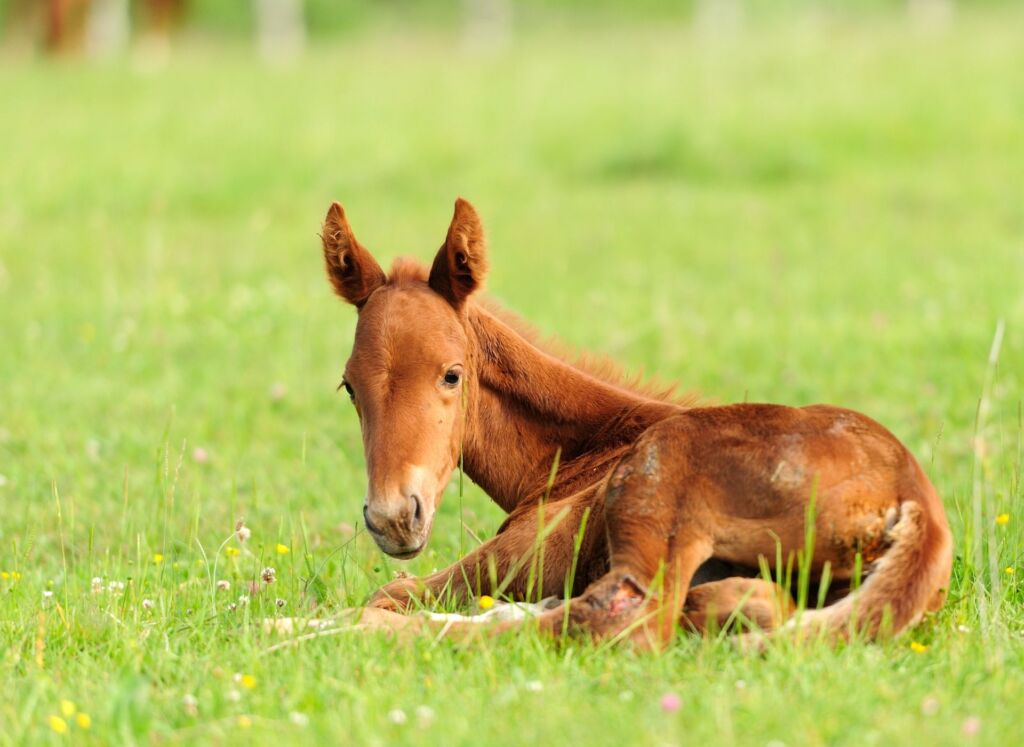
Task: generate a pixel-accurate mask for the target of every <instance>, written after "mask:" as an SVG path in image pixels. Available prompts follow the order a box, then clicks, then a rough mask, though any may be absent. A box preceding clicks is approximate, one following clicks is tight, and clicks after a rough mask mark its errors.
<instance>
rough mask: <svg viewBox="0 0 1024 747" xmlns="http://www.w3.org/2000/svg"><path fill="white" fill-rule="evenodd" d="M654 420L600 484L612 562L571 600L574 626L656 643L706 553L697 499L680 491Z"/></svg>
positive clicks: (674, 619) (677, 457)
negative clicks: (608, 477) (606, 481)
mask: <svg viewBox="0 0 1024 747" xmlns="http://www.w3.org/2000/svg"><path fill="white" fill-rule="evenodd" d="M665 446H666V444H665V443H663V442H662V441H661V440H660V438H659V434H658V430H657V427H655V428H654V429H652V430H650V431H648V432H647V433H646V434H645V435H644V436H643V437H642V438H641V439H640V441H639V442H638V443H637V445H636V446H635V447H634V448H633V449H632V450H631V451H630V452H629V453H628V454H627V455H626V456H625V457H623V459H622V460H621V461H620V462H619V464H618V465H617V466H616V467H615V469H614V470H613V471H612V475H611V478H610V479H609V481H608V484H607V486H606V488H605V511H604V513H605V522H606V526H607V530H608V545H609V551H610V561H611V564H610V565H611V570H610V571H609V572H608V573H607V574H606V575H605V576H603V577H602V578H600V579H598V580H597V581H595V582H594V583H593V584H591V585H590V586H589V587H587V589H586V591H584V593H583V595H582V596H581V597H579V598H577V599H574V600H572V602H570V611H569V618H570V623H571V624H572V625H573V627H574V628H579V629H582V630H585V631H587V632H589V633H590V634H591V635H593V636H594V637H595V638H630V639H631V640H633V641H634V642H636V643H637V644H638V645H640V646H643V647H647V648H659V647H662V646H664V645H665V644H667V643H668V642H669V641H670V640H671V638H672V635H673V632H674V631H675V627H676V625H677V624H678V621H679V619H680V615H681V614H682V611H683V604H684V602H685V600H686V597H687V593H688V592H689V588H690V581H691V579H692V578H693V574H694V573H695V572H696V570H697V569H698V568H699V567H700V565H701V564H702V563H703V562H704V561H705V560H707V559H708V558H709V557H711V553H712V540H711V535H710V532H709V531H708V530H707V528H706V527H707V522H706V520H704V517H703V516H702V515H701V513H702V511H701V507H700V502H699V501H697V500H695V496H692V495H691V496H687V494H686V492H687V491H686V488H685V485H686V479H687V477H688V475H687V474H686V473H687V470H686V465H685V457H684V456H683V455H682V454H681V453H680V449H679V448H678V447H677V448H675V449H674V453H672V454H671V457H670V459H662V458H661V453H662V452H663V451H664V452H666V453H667V452H668V449H666V448H665Z"/></svg>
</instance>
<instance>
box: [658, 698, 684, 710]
mask: <svg viewBox="0 0 1024 747" xmlns="http://www.w3.org/2000/svg"><path fill="white" fill-rule="evenodd" d="M682 705H683V701H682V700H681V699H680V697H679V696H678V695H676V694H675V693H665V694H664V695H662V696H661V710H663V711H664V712H665V713H675V712H676V711H678V710H679V708H680V707H681V706H682Z"/></svg>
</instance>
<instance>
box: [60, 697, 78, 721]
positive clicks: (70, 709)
mask: <svg viewBox="0 0 1024 747" xmlns="http://www.w3.org/2000/svg"><path fill="white" fill-rule="evenodd" d="M77 710H78V709H77V708H75V704H74V703H72V702H71V701H70V700H62V701H61V702H60V712H61V713H62V714H64V718H71V717H72V716H74V715H75V711H77Z"/></svg>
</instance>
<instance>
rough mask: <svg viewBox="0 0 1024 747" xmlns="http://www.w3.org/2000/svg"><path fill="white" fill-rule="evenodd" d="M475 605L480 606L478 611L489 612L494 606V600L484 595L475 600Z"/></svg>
mask: <svg viewBox="0 0 1024 747" xmlns="http://www.w3.org/2000/svg"><path fill="white" fill-rule="evenodd" d="M477 604H478V605H480V609H482V610H489V609H490V608H491V607H493V606H494V599H493V598H491V597H489V596H487V595H486V594H484V595H483V596H482V597H480V599H479V600H477Z"/></svg>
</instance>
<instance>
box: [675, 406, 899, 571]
mask: <svg viewBox="0 0 1024 747" xmlns="http://www.w3.org/2000/svg"><path fill="white" fill-rule="evenodd" d="M705 412H708V413H710V417H705V416H704V415H703V413H702V412H701V411H696V413H695V417H694V418H693V419H692V420H691V422H690V423H689V424H688V425H687V426H684V427H685V429H686V430H688V431H689V433H688V434H687V435H688V436H689V437H690V438H691V439H693V438H694V436H696V435H697V434H699V437H697V438H696V439H695V440H690V441H689V447H688V449H687V452H688V454H687V459H686V471H687V472H689V473H690V474H689V476H688V479H684V480H683V483H682V484H683V485H685V488H684V490H683V493H684V494H683V495H682V496H681V498H682V500H683V502H684V505H683V506H682V508H683V511H684V513H686V514H689V513H691V512H692V511H694V510H696V511H698V512H706V515H705V516H703V517H701V518H702V519H703V520H704V521H707V522H708V525H709V526H710V528H711V533H712V539H713V544H714V557H715V558H718V559H719V560H722V561H727V562H730V563H735V564H739V565H741V566H744V567H750V568H757V567H758V566H759V564H760V562H761V559H762V558H764V559H765V560H767V561H768V562H769V564H770V565H773V566H774V564H775V561H776V559H777V558H779V557H781V560H782V562H783V563H786V562H787V560H788V558H789V556H790V555H791V554H792V553H796V552H799V551H802V550H803V549H804V547H805V544H806V543H807V541H808V535H807V531H806V528H807V521H806V520H807V518H808V516H813V519H814V538H813V540H814V550H813V560H812V569H813V571H814V572H815V573H820V572H821V570H822V568H823V567H824V565H825V564H826V563H828V565H829V567H830V573H831V575H832V576H833V577H835V578H849V577H850V576H851V575H852V574H853V573H854V571H855V568H856V565H857V562H858V560H857V556H858V554H859V555H860V556H861V561H862V562H865V563H866V562H870V561H871V560H873V559H874V557H875V556H877V555H879V554H880V553H881V552H882V551H883V550H884V549H885V546H886V540H885V537H886V523H887V521H889V520H891V518H892V517H893V516H895V509H896V507H897V506H898V504H899V500H900V496H899V488H900V485H901V481H902V480H903V479H905V473H906V471H905V467H906V464H907V459H908V458H909V454H908V453H907V451H906V449H905V448H904V447H903V446H902V445H901V444H900V443H899V441H897V440H896V438H895V437H894V436H892V434H890V433H889V432H888V431H886V430H885V429H884V428H883V427H882V426H880V425H878V424H877V423H875V422H874V421H872V420H870V419H869V418H866V417H865V416H863V415H859V414H858V413H854V412H851V411H849V410H842V409H839V408H833V407H828V406H820V405H819V406H813V407H808V408H789V407H779V406H774V405H737V406H733V407H724V408H712V409H711V410H709V411H705Z"/></svg>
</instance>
